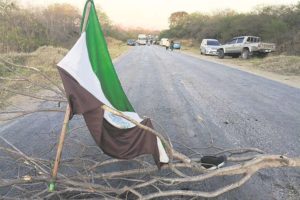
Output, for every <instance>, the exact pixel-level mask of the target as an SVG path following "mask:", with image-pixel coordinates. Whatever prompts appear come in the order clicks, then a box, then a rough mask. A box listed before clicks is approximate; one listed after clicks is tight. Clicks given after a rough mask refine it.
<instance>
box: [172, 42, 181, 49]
mask: <svg viewBox="0 0 300 200" xmlns="http://www.w3.org/2000/svg"><path fill="white" fill-rule="evenodd" d="M173 48H174V49H180V48H181V43H180V42H179V41H175V42H174V44H173Z"/></svg>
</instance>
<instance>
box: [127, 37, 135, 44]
mask: <svg viewBox="0 0 300 200" xmlns="http://www.w3.org/2000/svg"><path fill="white" fill-rule="evenodd" d="M127 45H129V46H135V40H134V39H128V40H127Z"/></svg>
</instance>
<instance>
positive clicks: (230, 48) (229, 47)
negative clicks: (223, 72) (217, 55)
mask: <svg viewBox="0 0 300 200" xmlns="http://www.w3.org/2000/svg"><path fill="white" fill-rule="evenodd" d="M236 41H237V38H233V39H232V40H230V41H229V43H228V44H227V45H226V46H227V48H226V53H233V52H234V48H235V45H236Z"/></svg>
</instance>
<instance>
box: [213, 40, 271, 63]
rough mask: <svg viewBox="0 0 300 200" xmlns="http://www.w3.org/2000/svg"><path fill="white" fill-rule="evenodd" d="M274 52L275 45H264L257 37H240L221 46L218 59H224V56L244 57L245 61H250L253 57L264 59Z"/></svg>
mask: <svg viewBox="0 0 300 200" xmlns="http://www.w3.org/2000/svg"><path fill="white" fill-rule="evenodd" d="M273 51H275V44H274V43H262V42H261V40H260V37H256V36H240V37H234V38H232V39H231V40H230V41H229V42H227V43H226V44H224V45H221V46H220V47H219V48H218V57H219V58H221V59H222V58H224V56H232V57H233V58H237V57H239V56H242V58H243V59H248V58H250V56H252V55H258V56H261V57H264V56H266V55H267V54H268V53H270V52H273Z"/></svg>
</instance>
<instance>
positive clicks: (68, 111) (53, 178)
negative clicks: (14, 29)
mask: <svg viewBox="0 0 300 200" xmlns="http://www.w3.org/2000/svg"><path fill="white" fill-rule="evenodd" d="M90 8H91V1H88V3H87V7H86V12H85V16H84V19H83V20H84V21H83V25H82V29H81V30H82V31H81V33H82V32H84V31H85V28H86V23H87V20H88V16H89V14H90ZM70 115H71V108H70V105H69V104H67V108H66V112H65V117H64V122H63V126H62V129H61V132H60V138H59V142H58V146H57V152H56V157H55V162H54V166H53V170H52V174H51V182H50V184H49V191H50V192H53V191H55V182H56V178H57V172H58V167H59V163H60V159H61V153H62V150H63V146H64V141H65V136H66V133H67V128H68V123H69V120H70Z"/></svg>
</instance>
